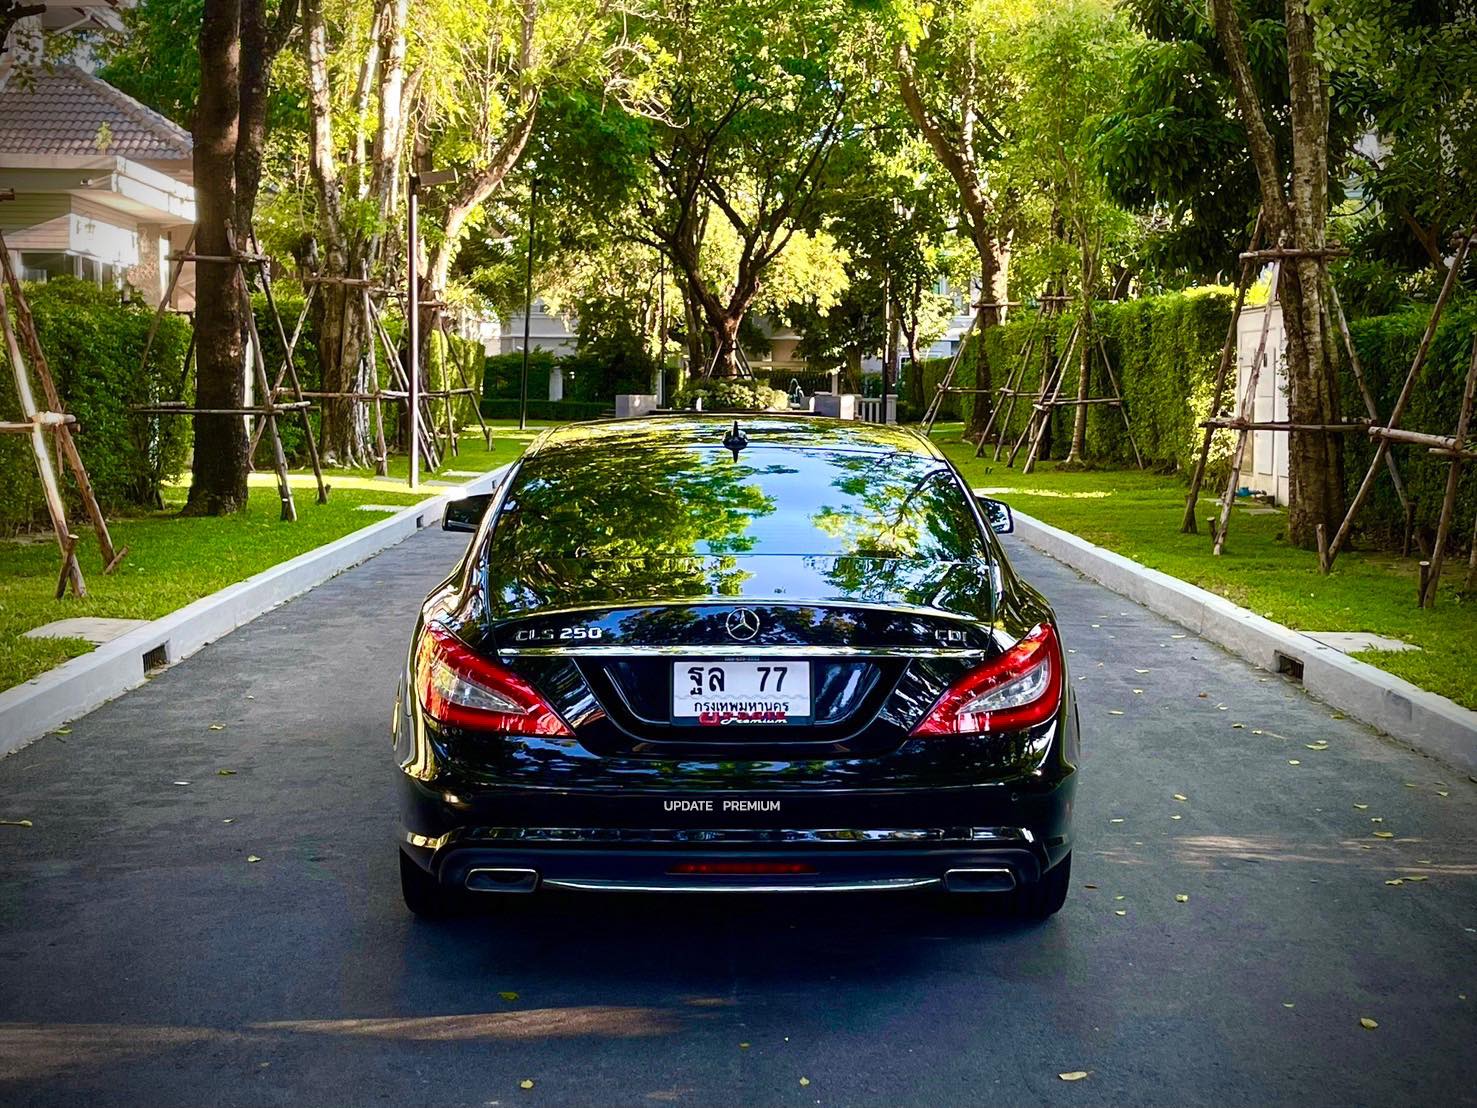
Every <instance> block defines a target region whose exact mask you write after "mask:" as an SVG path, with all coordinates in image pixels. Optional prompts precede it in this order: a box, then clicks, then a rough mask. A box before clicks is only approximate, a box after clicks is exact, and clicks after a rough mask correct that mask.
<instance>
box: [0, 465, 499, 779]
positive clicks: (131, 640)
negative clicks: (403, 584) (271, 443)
mask: <svg viewBox="0 0 1477 1108" xmlns="http://www.w3.org/2000/svg"><path fill="white" fill-rule="evenodd" d="M507 468H508V467H507V466H499V467H498V468H497V469H495V470H492V471H491V472H489V473H486V474H484V475H483V476H481V477H478V478H476V479H475V480H472V481H468V482H467V483H466V484H465V485H461V486H459V487H457V488H453V489H449V490H447V491H446V492H444V493H442V494H440V495H439V496H433V497H430V498H428V499H426V500H423V501H421V502H420V503H419V504H412V505H410V506H409V507H407V508H406V509H405V510H404V511H401V512H397V513H396V514H395V515H393V516H390V517H389V518H388V519H384V520H380V521H379V522H377V523H372V524H370V525H369V526H368V527H362V528H360V529H359V530H358V531H354V532H351V533H350V534H347V535H345V536H344V537H343V538H341V539H335V540H334V541H333V542H331V543H328V544H327V545H325V546H320V547H318V548H317V549H316V550H309V551H308V552H307V553H305V554H299V555H298V556H297V557H296V558H292V559H290V560H289V561H286V562H282V563H280V564H278V565H275V566H272V567H271V568H270V569H264V570H262V572H260V573H258V574H256V575H254V576H252V577H248V578H247V579H246V580H245V581H239V582H237V583H236V584H234V585H228V586H227V587H226V588H224V589H221V590H220V591H219V592H214V593H211V594H210V595H209V596H202V597H201V598H200V599H199V600H196V601H194V602H193V603H190V604H187V605H185V606H184V607H183V608H180V609H179V610H178V611H174V612H171V613H170V614H169V615H167V616H163V617H161V618H160V619H156V620H154V621H153V622H151V623H149V624H148V625H147V626H144V627H140V628H138V629H137V630H135V631H130V632H129V633H128V634H126V635H122V636H120V637H118V638H116V639H114V640H113V641H112V642H109V643H104V644H103V645H102V646H99V647H98V648H97V649H96V650H94V651H92V652H91V653H90V654H83V655H82V656H80V657H77V658H73V659H71V660H70V661H67V662H63V663H62V664H61V665H59V666H57V667H56V668H55V669H50V670H47V671H46V672H45V673H43V674H41V675H40V676H38V677H35V678H33V679H31V680H30V681H26V682H24V683H23V684H20V685H16V686H15V687H14V688H11V689H6V690H5V691H4V692H0V756H4V755H6V754H9V753H10V752H11V751H13V750H19V749H20V748H21V747H23V746H25V745H26V744H27V743H29V742H31V741H33V740H35V739H38V738H40V737H41V736H42V735H44V734H46V732H48V731H50V730H51V729H52V728H54V727H57V726H58V725H60V724H63V723H66V722H67V721H68V720H72V719H76V718H77V717H78V716H83V715H86V714H87V713H88V712H90V711H92V710H93V709H94V708H96V707H98V706H99V705H100V704H103V703H105V702H106V701H109V700H112V699H113V698H114V697H115V696H119V695H120V694H122V693H125V692H127V691H128V690H129V689H132V688H137V687H138V686H139V685H142V684H143V683H144V679H145V673H146V666H145V661H144V659H145V657H146V656H148V657H149V659H150V664H152V665H158V664H165V665H173V664H174V663H175V662H178V661H179V660H180V659H182V658H188V657H189V656H190V655H191V654H193V653H195V651H197V650H199V649H200V648H201V647H202V646H204V645H206V644H207V643H210V642H214V641H215V640H216V639H218V638H220V637H221V636H223V635H228V634H230V633H231V632H232V631H234V630H235V629H236V628H238V627H240V626H241V625H242V624H245V623H250V622H251V621H252V620H254V619H256V618H257V616H259V615H261V614H263V613H264V612H268V611H270V610H271V609H273V608H275V607H277V605H279V604H282V603H284V602H285V601H288V600H291V599H292V598H293V597H295V596H299V595H301V594H302V593H305V592H307V591H308V590H309V589H311V588H313V587H314V586H315V585H321V584H322V583H323V582H324V581H327V580H328V579H329V578H330V577H334V576H337V575H338V574H340V573H342V572H343V571H344V570H346V569H349V568H351V567H352V566H356V565H358V564H359V563H360V562H363V561H365V560H367V559H369V558H372V557H373V556H374V555H376V554H378V553H379V552H380V551H382V550H385V549H387V548H388V547H391V546H394V545H395V544H396V543H400V542H403V541H404V540H406V539H407V538H409V537H410V536H411V535H413V534H415V533H416V532H417V531H419V530H420V529H421V528H422V527H434V526H436V525H438V524H439V523H440V522H441V514H442V512H443V511H444V510H445V508H446V504H447V502H448V501H450V500H454V499H456V498H457V497H459V496H465V495H467V494H468V493H476V492H486V491H488V490H489V489H490V488H491V487H492V486H493V485H494V484H495V483H496V481H497V479H498V477H499V476H500V475H501V474H502V473H503V471H504V470H506V469H507Z"/></svg>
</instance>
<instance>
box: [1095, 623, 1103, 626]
mask: <svg viewBox="0 0 1477 1108" xmlns="http://www.w3.org/2000/svg"><path fill="white" fill-rule="evenodd" d="M1093 626H1094V627H1101V626H1102V624H1101V623H1094V624H1093Z"/></svg>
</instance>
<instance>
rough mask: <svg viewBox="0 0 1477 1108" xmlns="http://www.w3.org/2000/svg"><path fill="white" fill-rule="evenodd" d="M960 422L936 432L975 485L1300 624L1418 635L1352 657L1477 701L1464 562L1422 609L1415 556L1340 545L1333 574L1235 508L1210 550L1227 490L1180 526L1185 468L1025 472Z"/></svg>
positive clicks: (1476, 614)
mask: <svg viewBox="0 0 1477 1108" xmlns="http://www.w3.org/2000/svg"><path fill="white" fill-rule="evenodd" d="M959 434H960V427H959V425H958V424H953V425H947V424H939V425H938V426H937V427H936V428H935V433H934V438H935V441H937V442H938V444H939V445H940V446H941V447H942V448H943V449H944V450H945V452H947V453H948V455H949V457H950V458H952V459H953V460H954V462H955V463H956V464H957V465H958V466H959V467H960V468H961V469H962V470H963V472H964V474H965V476H966V477H967V478H968V479H969V481H970V483H971V484H973V485H974V486H975V487H976V488H981V489H991V490H995V493H994V495H998V496H999V497H1000V498H1001V499H1003V500H1005V501H1007V502H1008V503H1010V504H1011V505H1013V506H1016V507H1019V508H1020V509H1021V510H1022V511H1024V512H1026V513H1027V514H1029V515H1032V516H1035V517H1036V518H1037V519H1040V520H1044V521H1045V522H1047V523H1050V524H1052V525H1053V526H1056V527H1060V528H1062V529H1063V530H1067V531H1071V532H1072V533H1073V534H1076V535H1080V536H1081V537H1082V538H1084V539H1087V540H1089V541H1090V542H1094V543H1097V544H1098V545H1099V546H1105V547H1107V548H1108V549H1110V550H1114V551H1117V552H1118V553H1119V554H1123V555H1125V556H1127V557H1129V558H1132V559H1134V560H1135V561H1137V562H1141V563H1142V564H1144V565H1146V566H1150V567H1152V568H1154V569H1157V570H1161V571H1163V572H1164V573H1168V574H1172V575H1173V576H1175V577H1178V578H1180V579H1181V580H1184V581H1189V582H1191V583H1192V584H1195V585H1199V586H1200V587H1201V588H1205V589H1209V590H1210V591H1211V592H1215V593H1218V594H1219V595H1221V596H1224V597H1226V598H1227V599H1228V600H1232V601H1234V602H1235V603H1237V604H1240V605H1242V606H1243V607H1246V608H1249V609H1251V610H1252V611H1254V612H1257V613H1260V614H1261V615H1264V616H1266V617H1267V618H1268V619H1273V620H1276V621H1277V622H1278V623H1283V624H1286V625H1287V626H1289V627H1293V628H1296V629H1297V630H1300V631H1371V632H1375V633H1377V634H1381V635H1389V636H1392V637H1394V638H1397V639H1403V640H1404V641H1406V642H1409V643H1414V644H1415V645H1416V646H1419V647H1420V648H1421V649H1420V650H1419V651H1405V652H1400V653H1395V652H1389V651H1369V652H1364V653H1361V654H1358V655H1356V657H1358V658H1360V659H1362V660H1363V661H1366V662H1369V663H1370V664H1371V665H1376V666H1379V667H1380V668H1381V669H1384V670H1388V671H1389V672H1390V673H1394V674H1397V675H1398V676H1400V677H1403V678H1405V679H1406V680H1407V681H1411V682H1413V683H1415V684H1417V685H1419V686H1421V687H1422V688H1425V689H1430V690H1431V691H1433V692H1437V693H1440V694H1441V695H1442V696H1447V697H1450V698H1451V699H1453V700H1455V701H1456V702H1457V703H1459V704H1462V705H1465V706H1466V707H1468V708H1477V598H1474V597H1468V598H1467V599H1466V601H1465V603H1464V602H1463V600H1462V599H1461V598H1460V597H1458V595H1457V592H1456V590H1457V588H1458V587H1459V586H1460V585H1461V583H1462V579H1463V577H1464V576H1465V573H1466V561H1465V559H1460V560H1456V561H1452V560H1448V562H1447V565H1446V572H1445V573H1444V574H1443V575H1442V589H1441V595H1440V597H1439V599H1438V601H1437V605H1436V607H1435V608H1434V609H1432V610H1429V611H1427V610H1422V609H1421V608H1418V607H1416V574H1417V566H1416V561H1415V559H1406V560H1404V561H1402V560H1401V559H1399V558H1396V557H1393V556H1390V555H1386V554H1376V553H1359V552H1344V553H1342V554H1340V555H1339V559H1338V561H1337V562H1336V563H1335V565H1334V570H1333V572H1332V573H1331V574H1329V575H1328V576H1327V577H1324V576H1322V575H1321V574H1320V573H1319V572H1318V565H1317V556H1316V555H1315V554H1313V553H1311V552H1309V551H1305V550H1298V549H1296V548H1293V547H1289V546H1288V545H1287V543H1285V542H1284V541H1283V540H1282V537H1281V535H1282V529H1283V522H1284V519H1283V515H1282V513H1281V512H1278V513H1276V514H1273V515H1260V514H1252V513H1251V512H1250V511H1248V506H1238V507H1237V508H1236V509H1235V510H1234V512H1233V513H1232V516H1231V523H1230V532H1229V537H1228V538H1227V540H1226V548H1225V553H1224V554H1222V555H1221V556H1220V557H1219V558H1217V557H1215V556H1214V555H1212V554H1211V552H1210V538H1209V534H1208V532H1207V528H1206V526H1205V520H1206V518H1207V517H1209V516H1211V515H1212V514H1214V512H1215V511H1216V508H1217V502H1218V498H1219V495H1220V491H1221V490H1220V489H1219V488H1218V487H1217V488H1215V489H1213V490H1211V491H1210V493H1209V495H1206V496H1202V498H1201V501H1200V509H1199V511H1198V512H1197V515H1198V516H1199V518H1200V521H1201V525H1200V534H1198V535H1182V534H1180V518H1181V516H1182V514H1183V512H1184V503H1185V500H1184V497H1185V491H1186V486H1185V483H1184V482H1183V481H1182V480H1181V479H1179V478H1178V477H1173V476H1170V477H1164V476H1158V475H1154V474H1146V473H1140V472H1138V471H1137V470H1118V469H1114V470H1089V471H1086V472H1068V473H1063V472H1059V471H1057V470H1055V469H1054V468H1053V467H1052V466H1051V465H1049V464H1048V465H1046V466H1044V467H1038V469H1037V472H1035V473H1033V474H1031V475H1030V476H1028V477H1023V476H1022V475H1021V473H1020V467H1019V463H1017V466H1016V468H1015V469H1007V468H1006V467H1005V465H1004V464H1003V463H994V462H991V461H990V453H989V451H986V454H985V457H984V458H981V459H976V458H975V457H974V456H973V455H974V447H973V446H972V445H968V444H963V443H961V442H960V439H959Z"/></svg>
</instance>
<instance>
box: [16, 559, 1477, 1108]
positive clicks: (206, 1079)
mask: <svg viewBox="0 0 1477 1108" xmlns="http://www.w3.org/2000/svg"><path fill="white" fill-rule="evenodd" d="M457 550H458V539H457V538H456V537H455V536H449V535H443V534H441V533H439V532H428V533H423V534H422V535H419V536H417V537H416V538H414V539H412V540H411V541H409V542H407V543H405V544H403V545H401V546H399V547H397V548H395V549H393V550H390V551H388V552H387V553H385V554H382V555H381V556H379V557H378V558H376V559H374V560H373V561H372V562H370V563H368V564H367V565H365V566H362V567H360V568H358V569H356V570H354V571H352V572H350V573H348V574H345V575H343V576H341V577H339V578H337V579H335V580H333V581H331V582H329V583H327V584H326V585H323V586H322V587H320V588H318V589H316V590H315V591H313V592H312V593H310V594H308V595H307V596H305V597H303V598H300V599H299V600H297V601H294V602H293V603H291V604H288V605H286V606H284V607H282V608H280V609H278V610H276V611H275V612H272V613H269V614H268V615H266V616H264V617H263V618H261V619H260V620H258V621H257V622H255V623H253V624H251V625H250V626H249V627H246V628H244V629H242V630H240V631H238V632H236V633H235V634H233V635H230V636H228V637H227V638H225V639H224V640H222V641H221V642H219V643H216V644H214V645H213V646H211V647H209V648H207V649H205V650H203V651H201V652H200V653H199V654H197V655H195V656H194V657H193V658H190V659H189V660H187V661H185V662H184V663H182V664H180V665H178V666H175V667H174V668H173V669H170V670H168V671H166V672H164V673H162V674H161V675H159V676H158V677H156V678H155V679H154V680H153V681H151V682H150V683H149V684H148V685H146V686H145V687H143V688H141V689H139V690H137V691H135V692H133V693H131V694H129V695H128V696H126V697H123V698H122V699H120V700H118V701H116V702H114V703H112V704H110V705H107V706H105V707H104V708H102V709H100V710H99V711H97V712H95V713H94V714H92V715H91V716H89V717H87V718H86V719H84V720H81V721H80V722H78V723H76V724H74V725H73V726H72V728H71V731H70V733H69V734H66V735H60V736H55V737H48V738H46V739H44V740H42V741H40V742H38V743H36V744H34V745H33V746H31V747H29V748H28V749H26V750H24V751H22V752H20V753H19V754H16V755H14V756H11V757H8V758H5V759H4V760H3V761H0V818H4V819H30V820H32V821H33V823H34V826H33V827H32V828H30V829H25V828H18V827H10V826H0V1104H4V1105H43V1104H44V1105H72V1104H87V1105H89V1106H90V1108H100V1106H102V1105H110V1104H127V1105H175V1104H178V1105H201V1104H213V1105H235V1104H242V1105H247V1104H250V1105H258V1104H261V1105H275V1104H281V1105H291V1106H293V1108H305V1106H317V1105H337V1104H392V1105H419V1104H427V1105H488V1104H507V1105H515V1104H528V1105H535V1104H580V1105H604V1104H628V1103H629V1104H651V1103H658V1104H660V1103H678V1104H695V1105H742V1104H833V1105H845V1104H886V1105H903V1104H927V1105H953V1104H971V1105H973V1104H1009V1105H1021V1104H1034V1103H1045V1104H1064V1105H1086V1104H1115V1105H1117V1104H1166V1105H1186V1104H1202V1103H1203V1104H1216V1105H1228V1104H1257V1105H1261V1104H1273V1103H1288V1102H1293V1101H1296V1102H1298V1103H1300V1104H1304V1105H1309V1104H1339V1105H1350V1104H1371V1105H1373V1104H1381V1105H1383V1104H1397V1103H1398V1104H1450V1103H1477V1091H1474V1089H1477V1084H1474V1082H1477V1078H1474V1071H1473V1060H1474V1050H1477V877H1474V875H1477V785H1474V784H1473V783H1472V782H1471V781H1469V780H1468V779H1467V778H1466V777H1465V776H1464V775H1462V774H1460V773H1457V772H1456V771H1454V770H1449V769H1444V768H1443V767H1441V766H1440V765H1438V764H1436V763H1434V762H1431V761H1429V760H1427V759H1425V758H1422V757H1420V756H1418V755H1415V754H1413V753H1410V752H1408V751H1406V750H1403V749H1401V748H1400V747H1398V746H1397V745H1395V744H1393V743H1391V742H1390V741H1388V740H1386V739H1381V738H1379V737H1377V736H1376V735H1374V734H1373V733H1371V732H1369V731H1368V730H1366V729H1364V728H1362V727H1360V726H1358V725H1356V724H1354V723H1352V722H1349V721H1346V720H1340V719H1337V718H1334V717H1333V714H1332V713H1331V711H1330V709H1328V708H1327V707H1326V706H1324V705H1321V704H1319V703H1318V702H1316V701H1313V700H1311V699H1309V698H1308V697H1307V696H1305V695H1304V694H1303V693H1302V692H1301V691H1300V690H1299V689H1298V688H1297V687H1296V686H1295V685H1291V684H1289V683H1287V682H1285V681H1284V680H1283V679H1280V678H1271V677H1268V676H1267V675H1266V674H1263V673H1261V672H1259V671H1257V670H1254V669H1252V668H1250V667H1249V666H1246V665H1244V664H1242V663H1241V662H1239V661H1237V660H1235V659H1233V658H1231V657H1230V656H1229V655H1227V654H1225V653H1223V652H1222V651H1220V650H1219V649H1218V648H1216V647H1214V646H1211V645H1208V644H1206V643H1204V642H1201V641H1199V640H1197V639H1195V638H1194V637H1193V636H1186V635H1184V634H1182V633H1181V632H1180V630H1179V628H1177V627H1175V626H1174V625H1172V624H1170V623H1168V622H1166V621H1165V620H1162V619H1160V618H1158V617H1157V616H1154V615H1152V614H1150V613H1148V612H1146V611H1145V610H1143V609H1141V608H1139V607H1137V606H1135V605H1133V604H1131V603H1129V602H1128V601H1125V600H1123V599H1121V598H1120V597H1117V596H1115V595H1114V594H1112V593H1110V592H1107V591H1105V590H1104V589H1102V588H1099V587H1098V586H1096V585H1094V584H1092V583H1090V582H1087V581H1084V580H1081V579H1079V578H1078V577H1077V576H1076V575H1075V574H1074V573H1072V572H1071V571H1069V570H1066V569H1064V568H1063V567H1061V566H1059V565H1057V564H1055V563H1053V562H1050V561H1048V560H1047V559H1045V558H1043V557H1041V556H1038V555H1035V554H1033V553H1031V552H1029V551H1026V550H1023V549H1019V548H1018V549H1017V552H1016V563H1017V565H1018V566H1020V567H1021V568H1022V569H1023V570H1024V571H1025V572H1026V573H1027V575H1028V576H1029V577H1030V578H1031V579H1032V580H1034V581H1035V582H1036V583H1037V584H1038V585H1039V586H1040V587H1041V588H1042V589H1043V590H1044V591H1045V592H1046V593H1047V594H1048V595H1049V596H1050V597H1051V599H1052V601H1053V602H1054V603H1055V605H1056V607H1057V611H1058V614H1059V615H1060V617H1061V620H1062V625H1063V632H1064V637H1065V641H1066V643H1067V645H1068V647H1069V648H1071V649H1072V650H1074V651H1075V653H1074V654H1073V656H1072V657H1071V659H1070V661H1071V663H1072V665H1073V666H1074V669H1075V672H1074V679H1075V680H1076V688H1077V692H1078V695H1079V697H1080V698H1081V710H1082V722H1083V729H1084V746H1085V755H1084V762H1085V765H1084V770H1083V776H1082V781H1081V785H1080V788H1079V792H1078V798H1079V810H1078V817H1077V849H1076V860H1075V873H1074V887H1073V889H1072V892H1071V895H1070V898H1069V900H1068V903H1067V907H1066V908H1065V909H1064V911H1063V912H1062V913H1061V914H1060V915H1059V916H1057V917H1056V918H1055V919H1054V920H1053V921H1051V922H1050V923H1048V924H1045V925H1043V926H1038V927H1026V926H1021V925H1017V924H1013V923H1009V922H1005V921H1000V920H989V919H984V920H981V919H979V918H976V917H974V916H972V915H970V914H967V913H962V912H959V911H953V910H949V909H948V908H947V907H944V906H940V905H938V904H936V903H934V902H932V901H919V900H901V901H895V900H885V901H880V902H879V901H876V900H870V899H869V900H858V899H852V898H845V897H843V898H839V899H838V898H826V899H809V900H798V899H788V898H787V899H783V900H777V901H758V902H749V901H745V902H740V903H736V902H734V901H731V900H719V901H718V902H717V903H708V902H701V903H699V902H695V901H693V900H690V899H680V900H671V899H640V898H625V897H620V898H598V899H589V898H586V899H569V898H566V899H557V900H538V901H518V902H516V903H514V904H513V905H511V906H510V907H509V908H508V909H507V910H506V911H504V912H501V913H498V914H495V915H490V916H487V917H482V918H475V919H470V920H465V921H458V922H456V923H454V924H451V925H441V926H435V925H428V924H424V923H419V922H416V921H415V920H413V919H412V918H411V917H410V916H409V915H408V914H407V913H406V911H405V910H404V908H403V907H402V906H401V904H400V899H399V888H398V881H397V877H396V872H395V864H394V863H395V855H394V850H395V848H394V844H393V838H392V832H393V824H394V809H393V806H392V804H391V795H392V794H391V780H392V778H391V772H392V767H391V760H390V753H389V744H388V740H387V737H386V729H387V724H388V720H389V712H390V702H391V696H392V690H393V687H394V682H395V675H396V671H397V667H398V666H399V664H400V659H401V657H402V653H403V650H404V646H405V634H406V632H407V630H408V627H409V625H410V619H411V614H412V612H413V610H414V608H415V606H416V604H417V603H418V601H419V598H420V597H421V596H422V595H423V593H424V592H425V591H426V590H427V588H428V587H429V586H430V585H431V584H432V583H433V582H434V580H436V579H437V578H438V577H439V576H440V575H441V574H442V573H443V572H444V570H445V569H446V567H447V566H448V565H449V563H450V562H451V560H452V559H453V557H454V556H455V554H456V553H457ZM1120 713H1121V714H1120ZM1238 725H1239V726H1238ZM1324 743H1326V744H1327V747H1326V749H1317V750H1312V749H1309V745H1314V746H1321V745H1322V744H1324ZM226 770H229V771H231V772H230V773H229V774H224V773H222V772H221V771H226ZM1176 794H1179V795H1180V796H1182V797H1184V798H1185V799H1183V800H1180V799H1176ZM1377 821H1379V822H1377ZM1378 832H1389V833H1390V834H1391V835H1392V837H1390V838H1382V837H1376V833H1378ZM249 857H256V858H259V859H260V860H259V861H256V862H251V861H249ZM1412 876H1416V877H1425V878H1427V880H1424V881H1410V880H1406V881H1405V883H1404V884H1401V885H1388V884H1387V883H1386V882H1387V881H1389V880H1393V879H1396V878H1409V877H1412ZM1180 896H1188V898H1189V899H1188V900H1187V901H1183V902H1181V901H1180V900H1178V899H1177V898H1178V897H1180ZM1361 1017H1367V1018H1370V1019H1373V1020H1375V1021H1376V1022H1377V1023H1378V1027H1377V1028H1375V1029H1373V1030H1366V1029H1364V1028H1363V1027H1361V1025H1360V1022H1359V1021H1360V1019H1361ZM1072 1071H1086V1072H1087V1076H1086V1077H1085V1078H1084V1079H1082V1080H1079V1081H1076V1082H1071V1083H1068V1082H1065V1081H1063V1080H1061V1079H1060V1078H1059V1077H1058V1074H1060V1073H1064V1072H1072ZM525 1080H532V1081H533V1082H534V1085H533V1088H532V1089H524V1088H522V1087H520V1082H523V1081H525Z"/></svg>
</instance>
